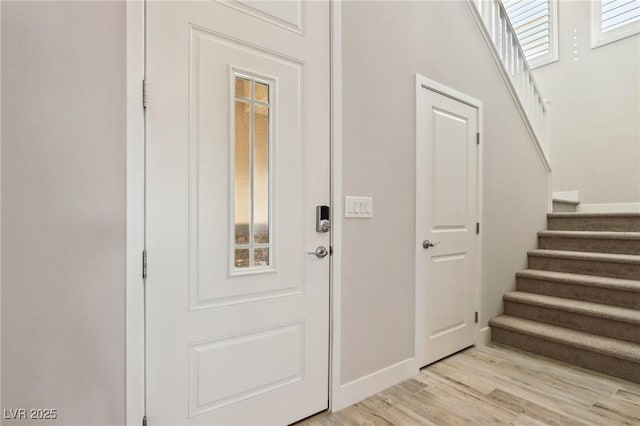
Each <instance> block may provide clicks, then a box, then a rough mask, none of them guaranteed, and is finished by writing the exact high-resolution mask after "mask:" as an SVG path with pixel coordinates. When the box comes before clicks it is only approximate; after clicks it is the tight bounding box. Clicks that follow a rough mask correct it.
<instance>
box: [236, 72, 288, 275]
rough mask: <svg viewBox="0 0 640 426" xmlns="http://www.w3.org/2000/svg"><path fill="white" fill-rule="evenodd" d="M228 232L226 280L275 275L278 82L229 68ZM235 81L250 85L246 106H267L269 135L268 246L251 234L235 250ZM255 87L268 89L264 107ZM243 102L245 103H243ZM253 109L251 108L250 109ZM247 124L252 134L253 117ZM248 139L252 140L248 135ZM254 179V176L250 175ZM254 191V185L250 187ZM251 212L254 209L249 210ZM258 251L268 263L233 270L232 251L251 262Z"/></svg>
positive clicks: (263, 76) (251, 144)
mask: <svg viewBox="0 0 640 426" xmlns="http://www.w3.org/2000/svg"><path fill="white" fill-rule="evenodd" d="M228 72H229V89H228V90H229V101H230V102H229V110H228V114H229V142H228V149H229V182H228V185H229V229H228V234H229V236H228V238H229V241H228V247H229V250H228V268H229V269H228V273H227V276H228V277H229V278H233V277H239V276H246V275H257V274H264V273H274V272H276V265H275V235H274V234H275V224H274V223H273V222H274V220H273V218H274V215H275V206H274V204H275V183H274V181H275V177H274V176H273V172H274V170H275V166H274V155H275V154H274V152H275V147H274V145H275V140H276V129H275V123H276V117H275V116H276V111H277V110H276V105H277V99H276V98H277V91H276V88H277V78H275V77H270V76H266V75H262V74H259V73H256V72H252V71H249V70H246V69H243V68H239V67H236V66H229V71H228ZM236 78H241V79H246V80H250V81H251V82H252V83H251V94H250V96H251V99H248V100H247V99H245V100H247V101H248V103H250V104H253V105H261V106H266V107H267V108H268V111H269V120H268V126H269V132H268V155H267V158H268V177H269V181H268V184H267V187H268V194H269V195H268V200H267V202H268V217H269V220H268V232H269V242H268V243H257V244H256V243H254V242H253V231H252V230H251V231H250V237H249V238H250V240H249V241H250V242H249V243H248V244H240V246H242V247H238V246H239V245H238V244H236V242H235V143H236V135H235V102H236V100H237V99H238V98H237V96H236ZM255 83H261V84H264V85H266V86H268V87H269V100H268V101H267V102H266V103H265V102H262V101H256V100H254V99H253V87H254V84H255ZM243 102H244V101H243ZM252 109H253V108H252ZM250 120H251V122H252V125H251V130H250V131H251V132H253V113H252V114H251V117H250ZM250 138H253V136H252V135H250ZM253 145H254V143H253V140H251V143H250V146H251V148H250V149H251V150H252V153H251V158H253ZM250 167H251V169H252V170H253V167H254V165H253V164H250ZM251 175H252V176H253V172H252V173H251ZM251 186H252V188H253V183H252V184H251ZM251 197H252V198H251V200H250V203H251V204H253V191H252V193H251ZM252 212H253V208H252ZM250 221H251V222H253V213H252V214H251V218H250ZM259 248H267V249H269V260H268V262H269V263H268V265H264V266H255V265H254V264H253V261H252V260H250V262H249V265H248V266H246V267H237V266H235V250H236V249H249V256H250V259H253V256H254V254H253V250H254V249H259Z"/></svg>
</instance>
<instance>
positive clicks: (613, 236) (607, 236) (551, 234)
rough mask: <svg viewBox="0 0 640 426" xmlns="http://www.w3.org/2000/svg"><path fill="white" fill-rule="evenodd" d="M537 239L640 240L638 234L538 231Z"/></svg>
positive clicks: (639, 233) (639, 234)
mask: <svg viewBox="0 0 640 426" xmlns="http://www.w3.org/2000/svg"><path fill="white" fill-rule="evenodd" d="M538 237H546V238H584V239H601V240H640V232H610V231H539V232H538Z"/></svg>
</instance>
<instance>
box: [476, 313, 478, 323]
mask: <svg viewBox="0 0 640 426" xmlns="http://www.w3.org/2000/svg"><path fill="white" fill-rule="evenodd" d="M477 323H478V312H476V324H477Z"/></svg>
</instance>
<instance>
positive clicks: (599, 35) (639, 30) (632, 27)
mask: <svg viewBox="0 0 640 426" xmlns="http://www.w3.org/2000/svg"><path fill="white" fill-rule="evenodd" d="M601 11H602V1H601V0H592V1H591V48H592V49H595V48H596V47H600V46H604V45H605V44H609V43H613V42H614V41H618V40H622V39H623V38H627V37H631V36H633V35H636V34H640V21H634V22H631V23H629V24H626V25H623V26H621V27H618V28H615V29H613V30H610V31H607V32H606V33H603V32H602V22H601V17H602V13H601Z"/></svg>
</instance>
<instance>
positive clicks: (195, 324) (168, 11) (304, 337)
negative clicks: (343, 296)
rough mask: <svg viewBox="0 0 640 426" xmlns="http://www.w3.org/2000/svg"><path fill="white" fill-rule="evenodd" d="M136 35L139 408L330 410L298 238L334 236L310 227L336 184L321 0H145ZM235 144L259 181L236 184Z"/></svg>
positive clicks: (316, 289) (154, 411)
mask: <svg viewBox="0 0 640 426" xmlns="http://www.w3.org/2000/svg"><path fill="white" fill-rule="evenodd" d="M146 48H147V65H146V81H147V87H148V91H149V101H148V108H147V112H146V120H147V130H146V132H147V136H146V138H147V155H146V167H147V187H146V247H147V253H148V271H149V273H148V277H147V282H146V303H147V309H146V322H147V325H146V330H147V348H146V351H147V357H146V359H147V360H146V362H147V385H146V392H147V417H148V421H149V423H150V424H181V425H186V424H285V423H290V422H293V421H296V420H299V419H301V418H303V417H306V416H308V415H311V414H313V413H315V412H318V411H321V410H324V409H326V408H327V400H328V362H329V361H328V343H329V317H328V314H329V258H328V257H326V258H324V259H319V258H316V257H315V256H312V255H308V254H307V253H306V252H309V251H314V250H315V249H316V247H318V246H325V247H329V234H328V233H318V232H316V230H315V207H316V206H317V205H328V204H329V197H330V191H329V183H330V179H329V172H330V167H329V161H330V138H329V125H330V122H329V112H330V109H329V95H330V90H329V89H330V86H329V75H330V74H329V5H328V3H327V2H302V1H300V2H244V3H243V2H229V3H221V2H148V4H147V45H146ZM238 79H243V80H242V82H248V87H249V89H251V88H254V89H256V90H257V88H258V85H262V86H260V87H261V88H262V89H263V90H264V88H266V87H268V92H269V95H268V96H267V97H266V98H262V97H261V95H258V92H257V91H254V92H253V93H254V95H253V96H252V95H251V94H250V93H252V91H251V90H249V91H248V92H243V91H242V90H241V87H240V80H238ZM247 93H249V94H247ZM238 94H239V95H238ZM236 95H237V96H236ZM241 116H242V117H248V118H246V120H245V121H242V123H244V124H246V126H247V127H246V128H247V129H249V130H248V133H247V134H249V136H247V134H245V133H243V132H245V131H244V130H242V129H244V128H245V127H242V126H240V127H238V126H237V125H236V120H238V119H239V118H238V117H241ZM242 120H244V118H243V119H242ZM249 123H250V124H249ZM260 126H261V127H260ZM259 128H261V129H262V133H260V136H258V133H259V130H258V129H259ZM237 129H239V130H237ZM265 129H266V130H265ZM236 130H237V131H236ZM252 132H253V133H252ZM250 135H255V136H250ZM251 137H253V138H254V139H255V141H254V140H253V139H251V142H247V143H246V144H245V145H242V146H244V147H245V148H247V147H248V148H247V149H248V150H249V151H247V152H248V153H249V154H247V153H245V152H244V151H242V152H241V150H240V151H239V148H237V146H236V145H237V144H239V143H240V142H238V141H239V138H240V139H242V140H245V139H246V140H247V141H248V140H249V139H250V138H251ZM258 138H261V139H260V140H261V141H262V142H258ZM265 140H266V141H267V142H266V145H265V142H264V141H265ZM242 143H244V142H242ZM259 144H261V145H260V146H262V147H263V148H262V151H260V150H259V148H258V145H259ZM238 146H240V145H238ZM264 146H267V147H268V148H264ZM243 149H244V148H243ZM265 149H266V151H265ZM245 154H246V158H247V163H246V164H248V169H249V170H253V171H252V172H251V173H252V174H249V176H254V175H255V176H257V175H261V176H262V175H266V176H268V179H266V181H265V180H262V181H259V180H257V178H252V177H249V178H248V179H249V181H248V182H245V181H244V180H243V181H242V182H243V183H242V184H238V182H239V181H240V178H238V177H237V176H238V174H237V173H239V170H240V169H242V168H243V167H244V166H243V165H239V163H238V162H239V161H244V159H245ZM258 162H262V163H260V164H262V165H263V166H261V167H259V166H258ZM243 164H244V163H243ZM265 164H266V167H264V165H265ZM242 179H244V178H242ZM252 179H253V180H252ZM265 182H266V183H265ZM246 194H249V199H250V200H251V202H249V203H246V202H239V201H238V200H239V199H240V197H245V196H246ZM265 200H266V201H265ZM245 201H246V200H245ZM265 203H266V205H267V208H266V210H265V208H264V206H265ZM241 210H242V211H245V212H246V213H247V214H246V216H247V217H249V218H251V219H249V223H250V224H251V225H247V228H246V229H248V231H247V232H248V235H250V236H249V237H247V238H248V239H247V240H246V241H245V240H243V239H242V238H240V239H239V238H238V236H237V235H236V224H235V221H236V220H241V219H238V218H239V217H241V216H242V214H240V213H238V212H239V211H241ZM258 210H260V211H261V213H260V212H258ZM260 215H262V216H261V219H260V220H261V221H264V220H265V217H266V218H267V219H266V221H267V222H268V225H267V226H266V229H268V231H266V233H267V235H268V237H266V239H265V237H264V235H262V236H261V237H260V238H258V237H257V233H256V232H257V231H255V229H257V223H258V222H255V223H256V224H255V225H254V224H253V223H254V222H253V221H254V220H255V221H257V220H258V219H257V218H258V217H259V216H260ZM242 220H244V219H242ZM236 250H240V251H242V253H251V254H250V255H248V256H247V257H246V259H245V258H244V257H242V259H240V257H239V258H238V259H240V260H237V259H236V258H235V253H236ZM245 250H246V252H245ZM265 250H267V251H266V253H268V254H267V255H266V256H264V253H265ZM258 253H262V254H261V255H258ZM251 262H253V263H251ZM245 264H248V266H246V267H245V266H244V265H245Z"/></svg>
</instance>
